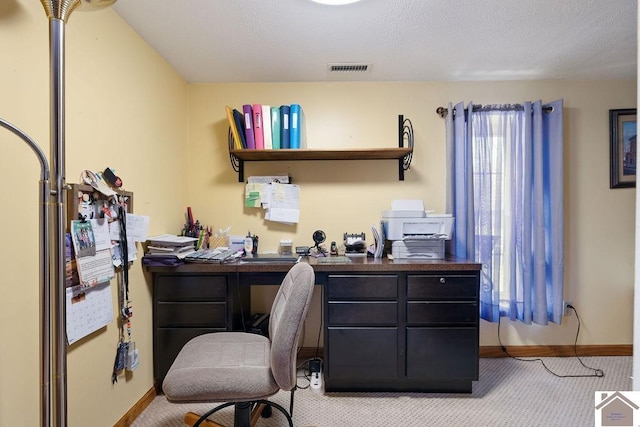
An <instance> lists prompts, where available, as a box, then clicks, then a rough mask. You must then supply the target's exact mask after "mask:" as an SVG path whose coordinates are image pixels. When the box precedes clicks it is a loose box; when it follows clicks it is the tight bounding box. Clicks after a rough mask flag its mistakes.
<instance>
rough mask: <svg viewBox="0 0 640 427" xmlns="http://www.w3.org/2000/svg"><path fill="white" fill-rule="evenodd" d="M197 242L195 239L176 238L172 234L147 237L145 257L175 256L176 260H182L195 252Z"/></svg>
mask: <svg viewBox="0 0 640 427" xmlns="http://www.w3.org/2000/svg"><path fill="white" fill-rule="evenodd" d="M197 241H198V238H197V237H187V236H176V235H173V234H162V235H159V236H153V237H149V238H148V239H147V252H146V253H145V256H150V257H164V256H175V257H176V258H179V259H184V257H186V256H187V255H189V254H191V253H193V252H195V250H196V249H195V244H196V242H197Z"/></svg>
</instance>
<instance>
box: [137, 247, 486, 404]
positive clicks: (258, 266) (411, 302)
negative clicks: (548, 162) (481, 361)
mask: <svg viewBox="0 0 640 427" xmlns="http://www.w3.org/2000/svg"><path fill="white" fill-rule="evenodd" d="M306 262H309V263H310V264H311V265H312V266H313V268H314V271H315V273H316V284H317V285H322V286H323V302H322V304H323V312H322V316H323V319H324V325H323V328H324V329H323V331H324V367H323V369H324V372H323V373H324V384H325V390H326V391H420V392H471V385H472V381H474V380H477V379H478V345H479V342H478V339H479V332H478V327H479V300H478V287H479V281H480V280H479V277H480V265H479V264H477V263H470V262H466V261H461V260H454V259H446V260H420V261H417V260H396V261H389V260H387V259H373V258H365V257H362V258H353V262H352V263H351V264H331V263H328V264H326V263H318V262H317V260H316V259H314V258H311V259H309V260H307V261H306ZM289 268H291V264H265V263H244V262H237V263H232V264H223V265H219V264H185V265H182V266H179V267H147V269H148V271H150V272H151V273H153V334H154V336H153V341H154V343H153V351H154V357H153V359H154V376H155V380H156V384H157V385H158V386H159V385H161V383H162V380H163V378H164V376H165V374H166V372H167V370H168V369H169V367H170V366H171V363H172V362H173V360H174V359H175V357H176V355H177V353H178V352H179V351H180V349H181V348H182V346H183V345H184V344H185V343H186V342H187V341H188V340H189V339H191V338H193V337H194V336H197V335H200V334H203V333H208V332H219V331H232V330H243V328H244V319H246V318H248V317H249V316H250V314H251V313H250V312H249V307H250V304H249V303H250V288H251V286H252V285H277V284H280V282H281V281H282V279H283V278H284V276H285V274H286V272H287V271H288V270H289Z"/></svg>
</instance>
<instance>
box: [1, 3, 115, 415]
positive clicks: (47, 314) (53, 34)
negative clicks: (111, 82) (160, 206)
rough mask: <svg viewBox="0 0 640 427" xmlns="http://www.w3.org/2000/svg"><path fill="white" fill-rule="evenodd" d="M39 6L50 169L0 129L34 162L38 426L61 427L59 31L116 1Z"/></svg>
mask: <svg viewBox="0 0 640 427" xmlns="http://www.w3.org/2000/svg"><path fill="white" fill-rule="evenodd" d="M40 1H41V3H42V5H43V6H44V9H45V12H46V13H47V17H48V18H49V44H50V46H49V55H50V86H51V95H50V103H51V124H50V133H51V151H50V158H49V160H50V167H49V165H48V164H47V159H46V158H45V156H44V153H43V152H42V150H41V149H40V148H39V147H38V145H37V144H36V143H35V142H34V141H33V140H32V139H31V138H30V137H29V136H28V135H27V134H26V133H24V132H23V131H22V130H20V129H18V128H17V127H15V126H14V125H12V124H11V123H9V122H7V121H5V120H3V119H0V127H3V128H5V129H7V130H8V131H10V132H12V133H14V134H15V135H17V136H18V137H20V138H21V139H22V140H23V141H24V142H26V143H27V144H28V145H29V146H30V147H31V149H32V150H33V151H34V153H35V154H36V156H37V157H38V161H39V162H40V189H39V193H40V210H39V223H40V233H39V234H40V236H41V237H40V244H39V256H40V276H39V277H40V279H39V281H40V288H39V291H40V425H41V426H43V427H49V426H52V425H53V426H56V427H66V425H67V340H66V313H65V262H66V260H65V228H66V218H65V212H66V197H65V186H66V184H65V145H64V143H65V132H64V107H65V103H64V27H65V24H66V23H67V20H68V19H69V15H70V14H71V12H73V11H74V10H75V9H78V10H96V9H102V8H104V7H107V6H110V5H111V4H113V3H114V2H115V1H116V0H40ZM52 297H53V298H52ZM52 368H53V369H52ZM52 401H53V404H52Z"/></svg>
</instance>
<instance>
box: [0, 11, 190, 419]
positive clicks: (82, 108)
mask: <svg viewBox="0 0 640 427" xmlns="http://www.w3.org/2000/svg"><path fill="white" fill-rule="evenodd" d="M48 27H49V24H48V20H47V18H46V15H45V12H44V9H43V7H42V5H41V4H40V2H37V1H31V0H20V1H16V0H10V1H8V2H7V1H3V2H2V5H1V6H0V52H2V60H1V61H0V117H2V118H3V119H5V120H7V121H10V122H12V123H14V124H15V125H16V126H18V127H20V128H22V129H23V130H24V131H25V132H27V133H28V134H29V135H30V136H31V137H32V138H33V139H34V140H36V142H37V143H38V144H39V145H40V146H41V147H42V149H43V151H44V152H45V154H47V156H48V155H49V65H48V61H49V53H48V51H49V39H48V37H49V36H48ZM66 40H67V43H66V47H67V48H66V60H67V67H66V70H67V72H66V74H67V79H66V81H67V85H66V98H67V102H66V104H67V108H66V116H67V120H66V146H67V156H66V157H67V174H66V175H67V182H70V183H73V182H78V179H79V178H78V177H79V175H80V172H81V171H82V170H84V169H90V170H94V171H100V170H103V169H104V168H105V167H107V166H109V167H112V168H114V169H116V172H117V174H118V175H119V176H120V177H121V178H122V179H123V181H124V185H125V188H126V189H127V190H129V191H133V192H134V207H135V213H138V214H142V215H149V216H151V224H150V228H151V230H150V232H151V233H163V232H165V231H173V229H175V228H176V227H179V225H180V224H181V222H182V207H183V206H184V205H185V204H186V203H187V195H186V193H187V188H186V179H185V178H183V177H184V176H186V169H187V156H186V153H185V144H186V135H187V132H186V128H187V121H186V114H187V105H186V101H187V98H186V95H187V92H186V84H185V82H184V81H183V80H182V79H181V78H180V77H179V76H178V74H177V73H176V72H175V71H174V70H173V69H171V68H170V67H169V66H168V65H167V64H166V63H165V62H164V61H163V60H162V59H161V58H160V56H159V55H158V54H157V53H155V52H154V51H152V50H151V49H150V48H149V47H148V46H147V45H146V43H144V42H143V41H142V40H141V39H140V38H139V37H138V36H137V34H135V33H134V32H133V31H132V30H131V29H130V28H129V27H128V26H127V25H126V24H125V23H124V22H123V21H122V20H121V19H120V17H119V16H118V15H117V14H116V13H115V12H114V11H113V10H103V11H99V12H91V13H88V12H87V13H84V12H82V13H81V12H74V14H73V15H72V16H71V18H70V20H69V23H68V25H67V26H66ZM0 150H1V151H0V152H1V153H2V155H0V180H2V184H3V185H1V186H0V197H1V199H2V200H3V206H4V208H3V210H2V214H0V218H2V223H3V224H4V226H3V238H4V242H5V243H4V244H3V245H0V268H1V269H2V276H3V278H2V280H1V283H0V339H1V340H2V351H0V425H2V426H12V425H25V426H35V425H38V393H39V364H38V325H39V321H38V317H39V314H38V229H37V228H38V219H37V215H38V209H37V208H38V179H39V170H38V163H37V161H36V159H35V157H34V155H33V154H32V153H31V151H30V150H29V149H28V148H27V146H26V145H25V144H24V143H22V141H21V140H19V139H18V138H17V137H15V136H14V135H12V134H11V133H9V132H7V131H6V130H5V129H1V128H0ZM130 287H131V294H130V297H131V300H132V301H133V306H134V313H135V315H134V318H133V338H134V339H135V341H136V343H137V347H138V348H139V350H140V352H141V364H140V367H139V368H138V369H137V370H136V371H135V372H134V373H133V375H127V376H126V377H125V376H124V375H123V376H121V377H120V378H119V380H118V382H117V383H116V384H115V385H112V384H111V370H112V368H113V361H114V357H115V349H116V344H117V341H118V329H117V326H116V322H112V323H111V324H110V325H109V326H107V327H106V328H103V329H101V330H99V331H98V332H95V333H94V334H92V335H91V336H89V337H87V338H85V339H83V340H81V341H79V342H78V343H76V344H74V345H72V346H71V347H70V348H69V352H68V375H67V378H68V395H69V402H68V414H69V416H68V420H69V426H78V427H79V426H85V425H96V426H109V425H113V424H114V423H115V422H116V421H117V420H118V419H119V418H120V417H121V416H122V415H123V414H124V413H126V412H127V411H128V410H129V408H131V406H133V404H134V403H135V402H136V401H137V400H138V399H140V397H141V396H142V395H143V394H144V393H146V392H147V391H148V390H149V388H150V387H151V385H152V382H153V378H152V377H153V375H152V363H151V360H152V359H151V357H152V347H151V343H152V336H151V287H150V286H149V284H148V283H147V282H146V281H145V277H144V276H143V273H142V269H141V267H140V261H135V262H134V264H133V266H132V268H131V274H130ZM111 288H112V291H113V301H114V316H116V315H117V314H116V311H115V310H116V307H115V304H117V299H116V293H115V289H116V282H115V281H113V282H112V286H111Z"/></svg>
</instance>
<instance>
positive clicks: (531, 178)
mask: <svg viewBox="0 0 640 427" xmlns="http://www.w3.org/2000/svg"><path fill="white" fill-rule="evenodd" d="M448 112H449V113H448V114H447V116H446V130H447V165H448V166H447V212H449V213H452V214H453V215H454V217H455V226H454V236H453V239H452V242H451V246H450V251H451V252H452V253H453V254H454V255H456V256H458V257H462V258H466V259H472V260H475V261H477V262H480V263H481V264H482V273H481V281H480V315H481V317H482V318H483V319H485V320H488V321H497V320H498V319H499V317H500V316H507V317H509V318H511V319H519V320H521V321H522V322H524V323H531V322H535V323H538V324H547V323H548V322H549V321H551V322H555V323H560V322H561V320H562V314H563V278H564V252H563V249H564V223H563V211H564V201H563V126H562V125H563V123H562V100H559V101H555V102H552V103H550V104H546V105H544V106H543V105H542V103H541V102H540V101H536V102H533V103H532V102H525V103H523V104H522V105H492V106H485V107H478V106H475V107H474V106H473V104H471V103H470V104H469V105H468V106H467V108H466V109H465V108H464V105H463V104H462V103H459V104H457V105H455V106H452V105H451V104H449V106H448Z"/></svg>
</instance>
